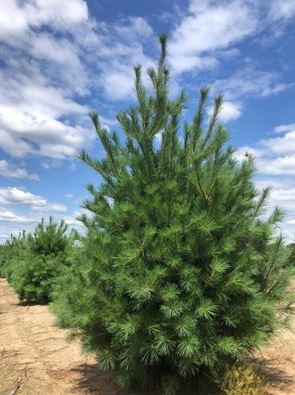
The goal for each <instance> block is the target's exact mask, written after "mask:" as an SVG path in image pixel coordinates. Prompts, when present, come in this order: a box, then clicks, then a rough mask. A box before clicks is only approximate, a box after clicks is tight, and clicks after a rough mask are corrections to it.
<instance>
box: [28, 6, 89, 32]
mask: <svg viewBox="0 0 295 395" xmlns="http://www.w3.org/2000/svg"><path fill="white" fill-rule="evenodd" d="M23 12H24V14H25V16H26V17H27V20H28V21H29V23H30V25H32V26H34V27H39V26H41V25H44V24H45V25H47V24H49V25H51V26H53V27H54V28H56V29H59V30H64V29H65V28H66V29H69V28H71V29H74V28H75V25H76V24H80V23H82V22H85V21H86V20H87V19H88V8H87V3H86V2H85V1H84V0H67V1H66V2H61V1H59V0H28V1H27V3H26V4H25V5H24V7H23Z"/></svg>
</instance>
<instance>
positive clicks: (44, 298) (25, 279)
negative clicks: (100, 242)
mask: <svg viewBox="0 0 295 395" xmlns="http://www.w3.org/2000/svg"><path fill="white" fill-rule="evenodd" d="M18 243H21V244H22V245H23V246H24V248H22V249H21V248H18V251H19V252H18V253H17V254H16V253H13V254H12V257H11V258H10V262H9V272H10V276H9V280H10V281H11V284H12V286H13V288H14V289H15V291H16V292H17V293H18V294H19V296H20V299H21V300H24V301H27V302H38V303H47V302H49V301H50V300H51V294H52V289H53V286H54V284H55V283H56V281H57V279H58V277H59V276H60V275H61V274H62V273H63V271H64V270H65V267H66V266H67V265H69V264H70V254H71V250H72V244H73V241H72V238H71V237H69V236H68V235H67V226H66V224H65V223H64V221H61V222H60V224H59V225H58V224H56V223H54V222H53V220H52V218H50V220H49V223H48V224H47V225H46V224H45V222H44V220H43V219H42V222H41V223H39V224H38V225H37V227H36V229H35V232H34V233H33V234H29V235H28V236H23V238H22V239H20V240H19V241H18Z"/></svg>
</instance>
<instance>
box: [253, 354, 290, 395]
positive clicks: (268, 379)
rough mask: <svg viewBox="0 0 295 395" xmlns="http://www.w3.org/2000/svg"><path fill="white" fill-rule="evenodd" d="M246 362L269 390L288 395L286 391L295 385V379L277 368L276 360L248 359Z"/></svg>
mask: <svg viewBox="0 0 295 395" xmlns="http://www.w3.org/2000/svg"><path fill="white" fill-rule="evenodd" d="M248 362H249V363H250V364H251V365H252V366H254V368H255V370H256V372H257V373H258V375H259V376H260V377H262V378H263V381H264V382H265V383H267V387H269V389H270V388H272V389H274V388H275V389H278V390H280V391H284V393H286V394H288V393H289V391H288V389H289V388H290V386H292V384H293V385H294V383H295V377H293V376H292V375H291V374H288V373H287V372H286V371H284V370H283V369H281V368H280V367H278V362H277V360H276V359H258V358H252V359H249V361H248ZM282 368H284V366H282Z"/></svg>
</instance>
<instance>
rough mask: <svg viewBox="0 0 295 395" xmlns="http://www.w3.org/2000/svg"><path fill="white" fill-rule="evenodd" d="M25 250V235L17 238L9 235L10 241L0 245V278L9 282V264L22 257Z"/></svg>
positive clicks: (10, 273)
mask: <svg viewBox="0 0 295 395" xmlns="http://www.w3.org/2000/svg"><path fill="white" fill-rule="evenodd" d="M26 248H27V237H26V233H25V232H23V233H20V234H19V235H18V237H16V236H13V235H11V237H10V239H9V240H8V241H7V242H6V243H4V244H1V245H0V277H6V278H7V280H8V281H10V280H11V276H12V271H11V265H10V264H11V262H12V260H13V259H16V260H17V259H18V257H20V256H22V255H23V254H24V252H25V250H26Z"/></svg>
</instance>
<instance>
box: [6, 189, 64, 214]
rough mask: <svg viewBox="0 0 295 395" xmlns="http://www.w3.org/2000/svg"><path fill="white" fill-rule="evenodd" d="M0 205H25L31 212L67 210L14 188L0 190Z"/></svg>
mask: <svg viewBox="0 0 295 395" xmlns="http://www.w3.org/2000/svg"><path fill="white" fill-rule="evenodd" d="M0 204H2V205H26V206H29V207H30V209H31V210H34V211H36V210H39V211H49V212H50V211H62V212H65V211H66V210H67V209H66V207H65V206H64V205H62V204H59V203H51V202H48V201H47V200H46V199H45V198H43V197H41V196H39V195H35V194H33V193H31V192H27V191H25V190H23V189H20V188H16V187H7V188H0Z"/></svg>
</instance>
